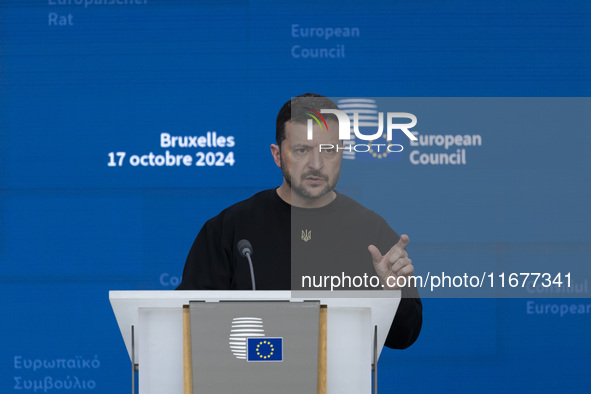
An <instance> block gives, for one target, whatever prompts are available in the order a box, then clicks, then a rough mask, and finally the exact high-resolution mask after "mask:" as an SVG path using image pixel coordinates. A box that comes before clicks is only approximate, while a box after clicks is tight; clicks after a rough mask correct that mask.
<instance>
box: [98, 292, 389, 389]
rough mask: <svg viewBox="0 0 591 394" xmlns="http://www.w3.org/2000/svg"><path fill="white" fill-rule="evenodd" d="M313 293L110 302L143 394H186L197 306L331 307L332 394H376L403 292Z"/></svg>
mask: <svg viewBox="0 0 591 394" xmlns="http://www.w3.org/2000/svg"><path fill="white" fill-rule="evenodd" d="M308 293H309V294H306V292H301V291H300V292H292V291H110V292H109V299H110V301H111V306H112V307H113V311H114V313H115V317H116V319H117V323H118V325H119V329H120V330H121V335H122V336H123V340H124V342H125V346H126V348H127V351H128V354H129V357H130V359H131V360H132V366H133V370H137V371H139V373H138V375H139V379H138V380H139V393H140V394H156V393H157V394H161V393H167V394H183V306H184V305H188V304H189V303H190V302H191V301H200V302H205V303H220V302H227V301H241V302H244V301H249V302H269V301H283V302H291V303H301V302H306V301H317V302H320V304H321V305H326V312H327V313H326V349H327V354H326V382H327V383H326V388H327V393H328V394H337V393H338V394H341V393H347V392H349V393H359V394H362V393H370V392H371V391H372V368H373V366H374V365H375V364H376V363H377V360H378V358H379V355H380V352H381V349H382V347H383V345H384V342H385V340H386V336H387V334H388V331H389V329H390V326H391V324H392V320H393V318H394V315H395V313H396V309H397V308H398V304H399V303H400V291H379V290H378V291H351V292H344V291H341V292H330V291H314V292H308ZM208 305H213V306H215V305H216V304H208ZM197 324H199V322H197ZM225 350H226V349H224V351H225ZM373 370H374V373H375V371H376V370H377V368H373ZM374 380H375V379H374ZM374 391H375V388H374ZM196 394H200V393H196ZM205 394H208V393H205Z"/></svg>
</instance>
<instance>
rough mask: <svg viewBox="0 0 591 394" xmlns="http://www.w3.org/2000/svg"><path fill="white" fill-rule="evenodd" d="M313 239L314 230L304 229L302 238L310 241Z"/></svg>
mask: <svg viewBox="0 0 591 394" xmlns="http://www.w3.org/2000/svg"><path fill="white" fill-rule="evenodd" d="M311 239H312V230H302V240H303V241H304V242H308V241H309V240H311Z"/></svg>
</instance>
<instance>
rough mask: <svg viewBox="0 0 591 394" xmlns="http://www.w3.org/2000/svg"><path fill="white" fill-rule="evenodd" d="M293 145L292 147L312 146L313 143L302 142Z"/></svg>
mask: <svg viewBox="0 0 591 394" xmlns="http://www.w3.org/2000/svg"><path fill="white" fill-rule="evenodd" d="M291 147H292V148H311V147H312V145H311V144H306V143H303V142H300V143H299V144H295V145H292V146H291Z"/></svg>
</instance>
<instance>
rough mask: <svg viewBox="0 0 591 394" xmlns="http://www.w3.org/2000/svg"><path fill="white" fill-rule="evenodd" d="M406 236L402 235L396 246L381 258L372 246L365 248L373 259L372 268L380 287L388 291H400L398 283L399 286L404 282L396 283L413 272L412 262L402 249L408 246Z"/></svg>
mask: <svg viewBox="0 0 591 394" xmlns="http://www.w3.org/2000/svg"><path fill="white" fill-rule="evenodd" d="M408 242H409V238H408V235H406V234H402V235H401V236H400V240H398V242H397V243H396V245H394V246H392V248H391V249H390V250H389V251H388V253H386V254H385V255H383V256H382V254H381V253H380V251H379V250H378V248H377V247H375V246H374V245H369V247H368V248H367V249H368V250H369V253H371V257H372V259H373V266H374V268H375V270H376V273H377V274H378V277H379V278H380V281H381V282H382V286H383V287H384V288H385V289H389V290H400V287H399V286H398V282H400V283H401V284H404V283H406V281H404V280H402V281H398V278H399V277H401V276H406V277H409V276H411V275H412V274H413V273H414V272H415V268H414V267H413V265H412V260H411V259H409V258H408V253H406V250H405V249H404V248H405V247H406V245H408ZM389 277H391V278H390V279H388V278H389Z"/></svg>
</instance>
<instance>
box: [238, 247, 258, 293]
mask: <svg viewBox="0 0 591 394" xmlns="http://www.w3.org/2000/svg"><path fill="white" fill-rule="evenodd" d="M236 247H237V248H238V252H240V255H241V256H242V257H246V258H247V259H248V266H249V267H250V282H251V283H252V289H253V290H256V286H255V283H254V269H253V268H252V260H251V259H250V256H251V255H252V254H253V249H252V245H251V244H250V242H248V240H247V239H241V240H240V241H238V244H237V245H236Z"/></svg>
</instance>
